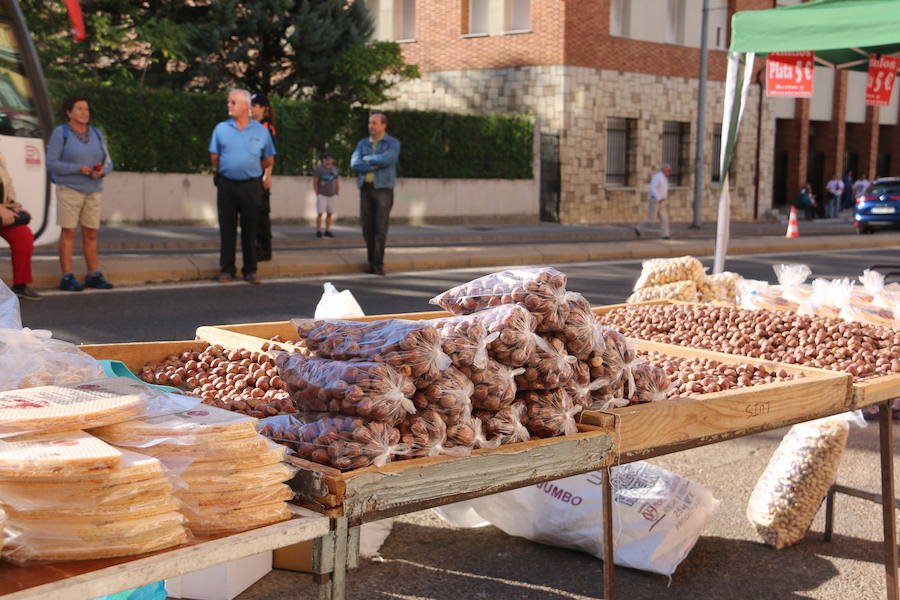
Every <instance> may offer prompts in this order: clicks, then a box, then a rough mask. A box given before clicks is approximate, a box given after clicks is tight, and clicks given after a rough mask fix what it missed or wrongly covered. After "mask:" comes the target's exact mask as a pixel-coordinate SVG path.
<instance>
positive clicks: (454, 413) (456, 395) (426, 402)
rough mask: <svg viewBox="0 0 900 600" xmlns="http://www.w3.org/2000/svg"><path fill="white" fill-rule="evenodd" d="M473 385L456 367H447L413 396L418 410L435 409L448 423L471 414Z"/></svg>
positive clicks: (456, 421)
mask: <svg viewBox="0 0 900 600" xmlns="http://www.w3.org/2000/svg"><path fill="white" fill-rule="evenodd" d="M474 393H475V386H474V384H473V383H472V382H471V380H469V378H468V377H466V376H465V375H463V374H462V373H461V372H460V371H459V369H457V368H456V367H447V368H446V369H444V372H443V373H441V376H440V377H438V378H437V379H436V380H434V381H433V382H432V383H431V384H429V385H428V386H427V387H424V388H422V389H420V390H418V391H417V392H416V394H415V395H414V396H413V402H414V403H415V406H416V409H417V410H418V411H420V412H421V411H426V410H435V411H437V412H438V413H440V414H441V415H442V416H443V419H444V420H445V421H446V422H447V423H448V425H450V424H455V423H458V422H459V421H461V420H463V419H465V418H468V416H469V415H471V414H472V400H471V398H472V394H474Z"/></svg>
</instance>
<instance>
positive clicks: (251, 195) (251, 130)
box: [209, 89, 275, 284]
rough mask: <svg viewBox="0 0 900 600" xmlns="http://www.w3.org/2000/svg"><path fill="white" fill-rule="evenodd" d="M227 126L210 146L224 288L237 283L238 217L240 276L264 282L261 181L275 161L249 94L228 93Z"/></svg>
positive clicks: (215, 134) (218, 131) (218, 130)
mask: <svg viewBox="0 0 900 600" xmlns="http://www.w3.org/2000/svg"><path fill="white" fill-rule="evenodd" d="M228 116H229V117H231V118H230V119H228V120H227V121H222V122H221V123H219V124H218V125H216V127H215V129H214V130H213V133H212V138H211V139H210V141H209V158H210V160H211V161H212V164H213V167H214V168H215V170H216V175H215V179H214V181H215V182H216V188H217V191H216V206H217V209H218V213H219V240H220V249H219V276H218V281H219V282H220V283H228V282H229V281H231V280H232V279H234V276H235V273H236V267H235V244H236V238H237V225H238V218H240V223H241V254H242V257H243V264H242V265H241V272H242V273H243V275H244V280H245V281H247V282H248V283H253V284H258V283H262V282H261V281H260V279H259V276H258V275H257V274H256V227H257V223H258V222H259V211H260V204H261V203H262V190H263V188H262V185H260V178H261V177H262V176H263V173H264V172H265V170H266V169H267V168H270V167H271V166H272V164H273V163H274V162H275V159H274V156H275V145H274V144H273V143H272V136H271V135H269V130H268V129H266V128H265V126H264V125H262V124H261V123H259V122H257V121H254V120H253V119H251V118H250V93H249V92H248V91H246V90H241V89H236V90H232V91H231V92H229V94H228Z"/></svg>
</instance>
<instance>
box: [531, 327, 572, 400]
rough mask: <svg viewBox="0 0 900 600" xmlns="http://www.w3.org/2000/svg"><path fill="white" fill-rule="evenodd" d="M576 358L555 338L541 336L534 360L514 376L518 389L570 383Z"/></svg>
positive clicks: (539, 388)
mask: <svg viewBox="0 0 900 600" xmlns="http://www.w3.org/2000/svg"><path fill="white" fill-rule="evenodd" d="M577 362H578V359H577V358H575V357H574V356H571V355H570V354H568V353H567V352H566V349H565V346H564V344H563V343H562V341H560V340H559V339H557V338H548V339H544V338H541V339H540V340H539V341H538V344H537V352H535V355H534V360H533V361H531V362H528V363H526V364H525V372H524V373H522V374H521V375H517V376H516V388H517V389H520V390H552V389H556V388H558V387H562V386H564V385H567V384H569V383H571V381H572V379H573V378H574V377H575V371H574V366H573V365H574V364H575V363H577Z"/></svg>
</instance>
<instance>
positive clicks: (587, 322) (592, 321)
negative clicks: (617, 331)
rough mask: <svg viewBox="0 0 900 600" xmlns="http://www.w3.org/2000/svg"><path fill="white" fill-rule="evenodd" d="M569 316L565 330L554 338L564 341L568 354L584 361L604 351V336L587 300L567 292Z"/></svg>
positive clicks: (577, 294) (579, 295)
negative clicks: (599, 351)
mask: <svg viewBox="0 0 900 600" xmlns="http://www.w3.org/2000/svg"><path fill="white" fill-rule="evenodd" d="M566 302H567V303H568V305H569V315H568V317H566V324H565V327H563V330H562V331H561V332H559V333H556V334H554V336H553V337H555V338H557V339H560V340H562V342H563V343H564V344H565V348H566V352H568V353H569V354H571V355H572V356H574V357H576V358H578V359H579V360H584V359H586V358H587V357H588V356H590V355H591V353H592V352H595V351H598V350H602V349H603V335H602V333H601V331H600V323H599V321H597V316H596V315H595V314H594V313H593V311H592V310H591V303H590V302H588V301H587V298H585V297H584V296H582V295H581V294H579V293H576V292H566Z"/></svg>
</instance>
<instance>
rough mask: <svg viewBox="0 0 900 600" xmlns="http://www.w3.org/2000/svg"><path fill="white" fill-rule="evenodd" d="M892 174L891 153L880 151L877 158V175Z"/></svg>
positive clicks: (885, 175)
mask: <svg viewBox="0 0 900 600" xmlns="http://www.w3.org/2000/svg"><path fill="white" fill-rule="evenodd" d="M890 174H891V153H890V152H879V153H878V156H877V157H876V158H875V177H887V176H889V175H890Z"/></svg>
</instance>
